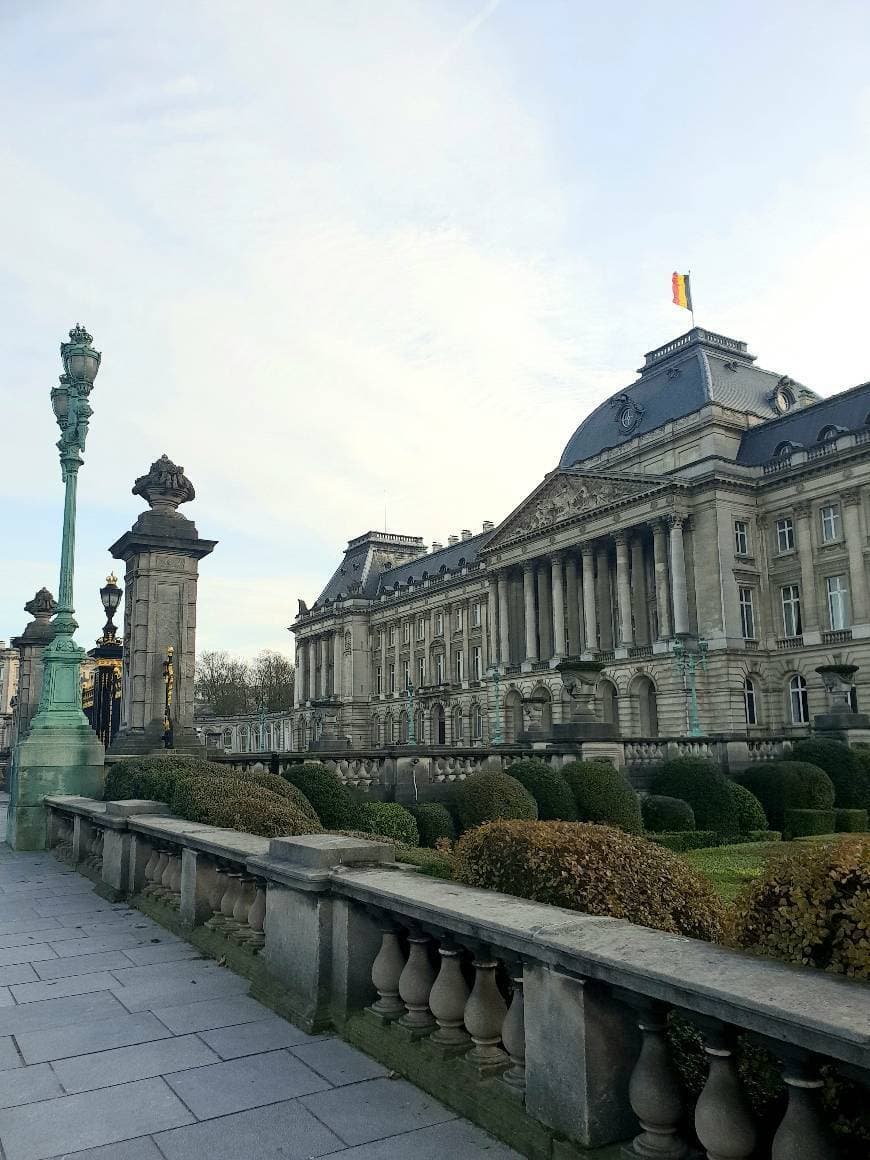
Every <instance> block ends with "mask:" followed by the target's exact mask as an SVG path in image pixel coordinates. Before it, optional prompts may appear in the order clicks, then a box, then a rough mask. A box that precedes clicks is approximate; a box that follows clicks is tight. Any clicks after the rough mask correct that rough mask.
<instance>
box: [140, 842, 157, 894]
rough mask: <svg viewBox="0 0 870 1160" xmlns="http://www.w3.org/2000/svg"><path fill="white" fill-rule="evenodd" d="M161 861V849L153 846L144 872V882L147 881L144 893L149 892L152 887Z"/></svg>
mask: <svg viewBox="0 0 870 1160" xmlns="http://www.w3.org/2000/svg"><path fill="white" fill-rule="evenodd" d="M159 861H160V851H159V850H158V849H157V847H156V846H152V847H151V853H150V854H149V856H148V861H147V862H146V863H145V869H144V871H143V872H142V877H143V879H144V883H145V884H144V886H143V887H142V893H143V894H147V893H148V891H149V890H150V889H151V885H152V883H153V882H154V877H155V872H156V869H157V863H158V862H159Z"/></svg>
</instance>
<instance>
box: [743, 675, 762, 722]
mask: <svg viewBox="0 0 870 1160" xmlns="http://www.w3.org/2000/svg"><path fill="white" fill-rule="evenodd" d="M743 712H744V714H745V715H746V724H747V725H757V724H758V704H757V702H756V700H755V682H754V681H753V680H752V677H747V678H746V679H745V680H744V682H743Z"/></svg>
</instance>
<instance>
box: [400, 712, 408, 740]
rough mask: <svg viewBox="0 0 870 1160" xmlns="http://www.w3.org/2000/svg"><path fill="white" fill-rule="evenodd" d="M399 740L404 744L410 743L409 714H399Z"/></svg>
mask: <svg viewBox="0 0 870 1160" xmlns="http://www.w3.org/2000/svg"><path fill="white" fill-rule="evenodd" d="M399 741H400V743H401V744H402V745H407V744H408V714H407V713H400V714H399Z"/></svg>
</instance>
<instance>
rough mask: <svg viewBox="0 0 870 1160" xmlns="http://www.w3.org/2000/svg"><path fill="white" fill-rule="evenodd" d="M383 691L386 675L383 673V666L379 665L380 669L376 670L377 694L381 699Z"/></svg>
mask: <svg viewBox="0 0 870 1160" xmlns="http://www.w3.org/2000/svg"><path fill="white" fill-rule="evenodd" d="M383 691H384V675H383V673H382V672H381V666H380V665H378V667H377V668H376V669H375V692H376V693H377V695H378V696H379V697H380V695H381V693H383Z"/></svg>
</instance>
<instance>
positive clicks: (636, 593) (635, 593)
mask: <svg viewBox="0 0 870 1160" xmlns="http://www.w3.org/2000/svg"><path fill="white" fill-rule="evenodd" d="M631 595H632V598H633V601H634V637H635V641H636V643H637V644H640V645H647V644H649V643H650V640H649V606H648V604H647V591H646V561H645V560H644V551H643V540H642V538H641V537H640V535H638V534H635V535H634V536H632V539H631Z"/></svg>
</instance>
